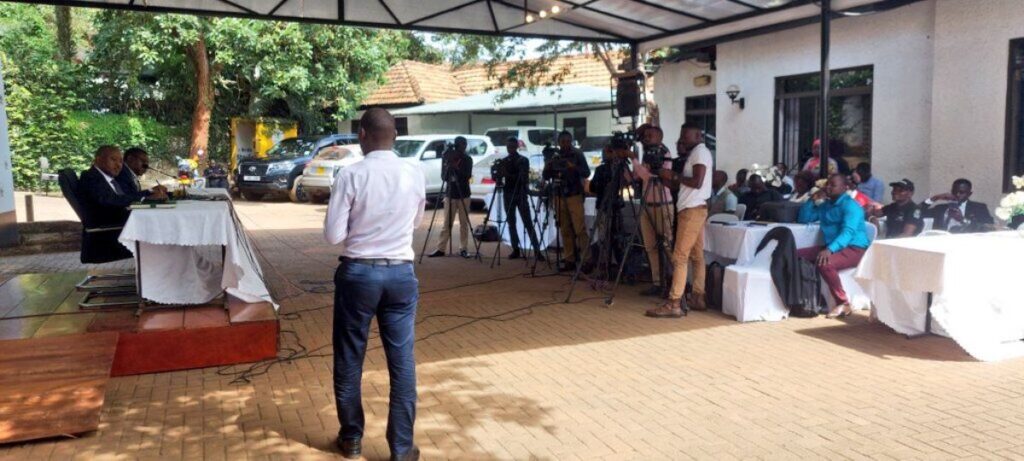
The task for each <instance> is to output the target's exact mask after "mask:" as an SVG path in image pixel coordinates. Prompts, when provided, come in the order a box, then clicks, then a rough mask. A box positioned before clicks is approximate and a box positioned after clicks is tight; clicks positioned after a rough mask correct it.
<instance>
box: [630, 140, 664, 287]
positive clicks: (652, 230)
mask: <svg viewBox="0 0 1024 461" xmlns="http://www.w3.org/2000/svg"><path fill="white" fill-rule="evenodd" d="M637 135H638V136H639V137H640V143H641V144H642V145H643V153H644V157H643V161H640V159H638V158H637V154H636V153H635V152H633V151H629V157H630V159H631V161H632V163H633V173H632V175H633V176H635V177H629V178H627V179H628V180H629V181H633V180H635V179H639V180H640V183H641V187H642V188H643V193H642V195H640V196H641V197H643V207H642V209H643V212H642V213H643V216H641V217H640V234H641V235H642V236H643V241H644V250H645V251H646V252H647V261H648V262H649V263H650V266H651V282H652V285H651V287H650V288H648V289H646V290H644V291H642V292H640V294H641V295H644V296H660V295H661V294H662V293H664V291H665V290H664V287H663V285H662V279H661V252H660V251H659V250H664V251H666V253H667V251H668V250H667V249H668V248H670V246H671V242H672V209H671V205H672V191H671V190H669V188H668V187H666V186H665V185H664V184H663V183H662V181H661V180H660V178H659V177H658V173H659V172H660V171H661V170H662V169H669V170H670V169H671V168H672V159H673V158H674V157H675V155H673V154H672V153H671V152H670V151H669V150H668V148H667V147H665V145H664V144H662V139H663V138H664V137H665V134H664V132H663V131H662V130H661V128H660V127H657V126H651V125H645V126H643V127H641V128H640V129H639V130H638V132H637ZM627 174H629V173H627ZM666 262H667V261H666Z"/></svg>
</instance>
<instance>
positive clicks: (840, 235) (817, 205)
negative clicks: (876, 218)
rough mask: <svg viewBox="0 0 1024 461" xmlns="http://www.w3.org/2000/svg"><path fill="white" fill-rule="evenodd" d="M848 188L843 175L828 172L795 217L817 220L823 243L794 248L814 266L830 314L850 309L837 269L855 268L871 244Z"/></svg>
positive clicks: (799, 219) (851, 310) (858, 208)
mask: <svg viewBox="0 0 1024 461" xmlns="http://www.w3.org/2000/svg"><path fill="white" fill-rule="evenodd" d="M848 188H849V185H848V183H847V179H846V176H843V175H841V174H834V175H832V176H831V177H829V178H828V183H827V184H826V185H825V188H824V189H823V190H820V191H818V192H816V193H815V194H814V196H813V197H812V198H813V200H808V201H807V202H805V203H804V205H803V207H802V208H800V216H799V217H798V218H797V220H798V221H800V222H801V223H810V222H815V221H817V222H819V223H820V226H821V233H822V235H823V237H824V240H825V246H824V247H811V248H804V249H802V250H798V251H797V255H798V256H799V257H801V258H803V259H806V260H808V261H814V262H815V263H816V264H817V265H818V273H819V274H821V279H822V280H824V281H825V284H826V285H828V289H829V292H830V293H831V294H832V298H833V299H835V302H836V307H835V308H834V309H832V311H830V312H829V314H828V315H829V316H830V317H838V316H846V315H849V314H850V313H851V312H853V309H852V308H851V307H850V300H849V298H848V297H847V296H846V290H844V289H843V284H842V282H840V280H839V271H840V270H843V269H848V268H851V267H856V266H857V264H859V263H860V260H861V258H862V257H864V251H865V250H867V248H868V245H870V244H871V241H870V240H868V235H867V230H866V227H865V224H864V209H863V208H861V206H860V205H859V204H857V202H856V201H854V200H853V199H852V198H850V196H849V195H847V194H846V191H847V190H848Z"/></svg>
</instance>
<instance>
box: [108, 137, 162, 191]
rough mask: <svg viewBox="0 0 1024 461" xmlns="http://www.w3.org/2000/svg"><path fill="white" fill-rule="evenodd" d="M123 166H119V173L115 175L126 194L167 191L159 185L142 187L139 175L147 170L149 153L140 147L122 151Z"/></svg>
mask: <svg viewBox="0 0 1024 461" xmlns="http://www.w3.org/2000/svg"><path fill="white" fill-rule="evenodd" d="M124 166H125V168H121V173H120V174H118V175H117V182H118V184H120V185H121V189H123V190H124V191H125V192H126V193H127V194H128V195H139V196H142V197H149V196H150V195H151V194H153V192H155V191H157V190H163V191H164V193H166V192H167V189H166V188H165V187H164V186H161V185H157V186H156V187H154V188H152V189H143V188H142V183H141V182H140V180H139V177H140V176H142V175H144V174H146V171H148V170H149V154H148V153H146V151H145V150H143V149H142V148H141V147H129V148H128V150H126V151H124Z"/></svg>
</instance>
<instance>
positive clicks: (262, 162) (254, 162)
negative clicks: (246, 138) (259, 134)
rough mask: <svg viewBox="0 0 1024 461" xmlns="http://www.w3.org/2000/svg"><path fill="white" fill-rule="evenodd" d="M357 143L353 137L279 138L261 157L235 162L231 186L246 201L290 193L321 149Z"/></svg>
mask: <svg viewBox="0 0 1024 461" xmlns="http://www.w3.org/2000/svg"><path fill="white" fill-rule="evenodd" d="M356 142H358V141H357V140H356V135H354V134H330V135H322V136H300V137H297V138H288V139H282V140H281V142H279V143H277V144H275V145H274V147H271V148H270V150H269V151H267V155H266V157H264V158H249V159H245V160H242V161H240V162H238V169H237V170H235V184H236V185H238V190H239V192H241V193H242V197H243V198H245V199H246V200H260V199H262V198H263V197H264V196H265V195H267V194H285V195H287V194H288V192H289V191H290V190H292V185H293V184H294V182H295V178H296V177H298V176H299V175H300V174H302V170H303V168H305V167H306V164H308V163H309V161H310V160H312V159H313V157H314V156H316V154H318V153H319V152H320V150H321V149H323V148H325V147H330V146H343V145H346V144H353V143H356Z"/></svg>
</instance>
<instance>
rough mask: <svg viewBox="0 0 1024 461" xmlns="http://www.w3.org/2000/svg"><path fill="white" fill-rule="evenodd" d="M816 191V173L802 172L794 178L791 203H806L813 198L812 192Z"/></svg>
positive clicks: (790, 197)
mask: <svg viewBox="0 0 1024 461" xmlns="http://www.w3.org/2000/svg"><path fill="white" fill-rule="evenodd" d="M812 189H814V173H811V172H809V171H801V172H799V173H797V174H796V176H794V177H793V193H792V194H790V196H789V201H790V202H794V203H804V202H806V201H807V200H808V199H810V198H811V190H812Z"/></svg>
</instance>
